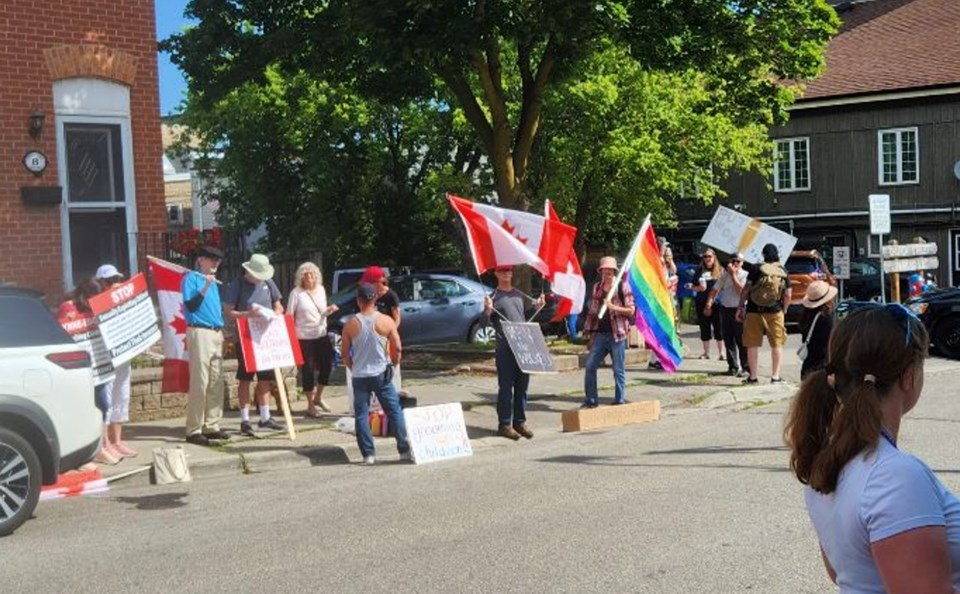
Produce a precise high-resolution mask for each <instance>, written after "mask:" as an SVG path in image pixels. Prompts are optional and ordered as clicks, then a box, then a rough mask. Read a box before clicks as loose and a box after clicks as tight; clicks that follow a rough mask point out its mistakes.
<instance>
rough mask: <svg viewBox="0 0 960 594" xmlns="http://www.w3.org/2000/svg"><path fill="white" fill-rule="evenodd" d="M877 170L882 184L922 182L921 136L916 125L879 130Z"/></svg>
mask: <svg viewBox="0 0 960 594" xmlns="http://www.w3.org/2000/svg"><path fill="white" fill-rule="evenodd" d="M877 170H878V173H879V181H880V185H881V186H891V185H898V184H915V183H919V182H920V138H919V134H918V133H917V129H916V128H915V127H914V128H892V129H890V130H880V131H879V132H877Z"/></svg>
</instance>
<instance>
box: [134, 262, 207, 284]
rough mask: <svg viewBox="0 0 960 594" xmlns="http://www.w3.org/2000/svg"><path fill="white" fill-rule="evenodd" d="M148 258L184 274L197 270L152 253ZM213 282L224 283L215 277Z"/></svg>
mask: <svg viewBox="0 0 960 594" xmlns="http://www.w3.org/2000/svg"><path fill="white" fill-rule="evenodd" d="M147 260H149V261H151V262H156V263H157V264H160V265H161V266H166V267H167V268H173V269H174V270H176V271H177V272H182V273H183V274H186V273H188V272H196V271H195V270H190V269H189V268H187V267H186V266H181V265H179V264H174V263H173V262H169V261H167V260H164V259H162V258H157V257H155V256H150V255H148V256H147ZM213 282H215V283H217V284H218V285H222V284H223V283H222V282H220V280H219V279H214V280H213Z"/></svg>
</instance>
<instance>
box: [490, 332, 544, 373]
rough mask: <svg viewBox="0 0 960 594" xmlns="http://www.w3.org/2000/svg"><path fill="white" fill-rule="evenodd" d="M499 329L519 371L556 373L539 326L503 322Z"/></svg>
mask: <svg viewBox="0 0 960 594" xmlns="http://www.w3.org/2000/svg"><path fill="white" fill-rule="evenodd" d="M501 327H502V328H503V335H504V336H505V337H506V338H507V344H509V345H510V350H511V351H513V356H514V358H515V359H516V360H517V365H519V366H520V370H521V371H523V372H524V373H556V372H557V367H556V365H554V363H553V357H552V356H551V355H550V349H549V348H547V341H546V340H545V339H544V338H543V330H541V329H540V324H536V323H533V322H508V321H506V320H504V321H502V322H501Z"/></svg>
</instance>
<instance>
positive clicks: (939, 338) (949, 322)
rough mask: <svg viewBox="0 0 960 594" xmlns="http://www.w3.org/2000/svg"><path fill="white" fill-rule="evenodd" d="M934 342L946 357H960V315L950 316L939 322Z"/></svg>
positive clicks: (934, 333)
mask: <svg viewBox="0 0 960 594" xmlns="http://www.w3.org/2000/svg"><path fill="white" fill-rule="evenodd" d="M933 344H934V346H935V347H936V349H937V352H939V353H940V354H941V355H943V356H944V357H947V358H948V359H960V316H956V315H954V316H949V317H946V318H944V319H942V320H940V321H939V322H937V326H936V328H934V331H933Z"/></svg>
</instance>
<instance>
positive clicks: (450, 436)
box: [403, 402, 473, 464]
mask: <svg viewBox="0 0 960 594" xmlns="http://www.w3.org/2000/svg"><path fill="white" fill-rule="evenodd" d="M403 415H404V420H405V421H406V424H407V438H408V439H409V440H410V453H411V454H412V455H413V461H414V463H416V464H426V463H427V462H436V461H437V460H448V459H450V458H462V457H464V456H472V455H473V447H471V445H470V438H469V437H468V436H467V425H466V423H465V422H464V420H463V407H462V406H461V405H460V403H459V402H451V403H449V404H438V405H436V406H420V407H417V408H408V409H405V410H404V411H403Z"/></svg>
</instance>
